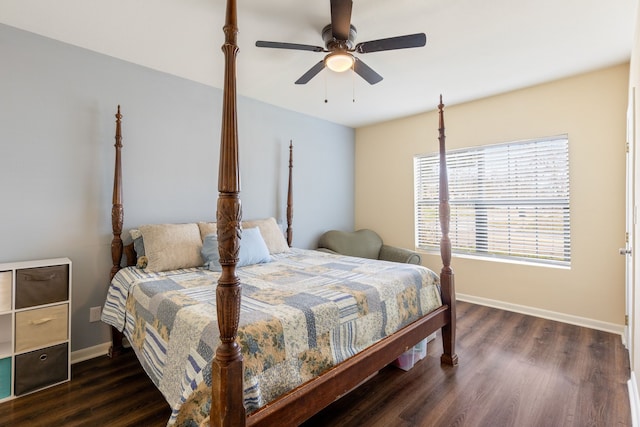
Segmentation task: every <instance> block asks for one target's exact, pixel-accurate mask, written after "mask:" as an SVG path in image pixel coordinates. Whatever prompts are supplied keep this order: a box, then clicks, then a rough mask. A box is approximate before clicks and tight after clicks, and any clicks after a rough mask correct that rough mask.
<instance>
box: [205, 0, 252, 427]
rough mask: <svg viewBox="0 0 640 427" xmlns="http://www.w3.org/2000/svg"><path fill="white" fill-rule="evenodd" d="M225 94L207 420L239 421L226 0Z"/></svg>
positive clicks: (237, 219) (230, 22)
mask: <svg viewBox="0 0 640 427" xmlns="http://www.w3.org/2000/svg"><path fill="white" fill-rule="evenodd" d="M223 30H224V34H225V42H224V45H223V46H222V51H223V52H224V56H225V71H224V88H223V90H224V97H223V105H222V131H221V141H220V165H219V169H218V192H219V195H218V210H217V214H216V220H217V223H218V251H219V253H220V265H221V266H222V274H221V276H220V279H219V281H218V286H217V288H216V304H217V307H216V308H217V314H218V328H219V330H220V345H219V346H218V348H217V349H216V357H215V359H214V360H213V363H212V366H211V376H212V379H211V384H212V399H211V412H210V424H211V426H228V427H232V426H233V427H236V426H244V425H245V422H246V414H245V409H244V405H243V381H242V377H243V373H242V352H241V349H240V346H239V345H238V343H237V341H236V338H237V334H238V322H239V319H240V298H241V296H240V293H241V285H240V279H239V278H238V276H237V275H236V264H237V263H238V251H239V249H240V238H241V234H242V229H241V220H242V206H241V203H240V197H239V193H240V171H239V163H238V122H237V105H236V55H237V53H238V45H237V39H236V37H237V33H238V27H237V9H236V2H235V0H227V11H226V20H225V25H224V28H223Z"/></svg>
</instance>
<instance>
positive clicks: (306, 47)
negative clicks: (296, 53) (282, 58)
mask: <svg viewBox="0 0 640 427" xmlns="http://www.w3.org/2000/svg"><path fill="white" fill-rule="evenodd" d="M256 46H258V47H271V48H274V49H293V50H310V51H312V52H324V48H322V47H320V46H311V45H308V44H298V43H281V42H266V41H262V40H258V41H257V42H256Z"/></svg>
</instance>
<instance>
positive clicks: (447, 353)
mask: <svg viewBox="0 0 640 427" xmlns="http://www.w3.org/2000/svg"><path fill="white" fill-rule="evenodd" d="M438 115H439V125H438V131H439V136H438V141H439V142H440V208H439V215H440V228H441V231H442V239H441V241H440V256H441V257H442V270H441V272H440V285H441V286H442V288H443V289H444V290H446V291H444V292H442V297H443V298H442V303H443V304H446V305H448V306H449V316H450V320H449V322H447V324H446V325H445V326H444V327H443V328H442V346H443V350H444V351H443V354H442V356H441V357H440V361H441V362H442V363H446V364H448V365H457V364H458V355H457V354H456V348H455V344H456V328H455V325H456V322H455V319H456V301H455V283H454V276H453V270H452V269H451V240H450V239H449V222H450V219H451V214H450V207H449V178H448V176H447V157H446V148H445V134H444V104H443V103H442V95H440V104H439V105H438Z"/></svg>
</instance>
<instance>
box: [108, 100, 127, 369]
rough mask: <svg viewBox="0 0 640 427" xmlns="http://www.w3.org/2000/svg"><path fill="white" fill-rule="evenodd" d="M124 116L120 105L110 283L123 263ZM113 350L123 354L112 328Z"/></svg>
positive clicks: (111, 352)
mask: <svg viewBox="0 0 640 427" xmlns="http://www.w3.org/2000/svg"><path fill="white" fill-rule="evenodd" d="M121 123H122V114H120V105H118V112H117V113H116V143H115V147H116V160H115V168H114V175H113V199H112V201H111V229H112V230H113V239H112V240H111V261H112V262H113V265H112V267H111V274H110V276H109V281H111V279H113V276H115V274H116V273H117V272H118V270H120V262H121V261H122V247H123V245H122V237H121V235H122V225H123V223H124V209H123V208H122V161H121V154H120V153H121V151H122V126H121ZM111 333H112V334H113V336H112V337H111V348H110V349H109V357H115V356H117V355H119V354H120V353H121V352H122V333H121V332H120V331H119V330H118V329H116V328H114V327H113V326H112V327H111Z"/></svg>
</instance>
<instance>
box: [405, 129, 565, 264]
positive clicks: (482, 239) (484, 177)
mask: <svg viewBox="0 0 640 427" xmlns="http://www.w3.org/2000/svg"><path fill="white" fill-rule="evenodd" d="M447 168H448V173H449V192H450V196H449V199H450V200H449V202H450V204H451V225H450V233H449V236H450V238H451V244H452V252H453V253H454V254H467V255H475V256H480V257H485V258H492V259H493V258H498V259H512V260H520V261H532V262H537V263H546V264H556V265H564V266H569V265H570V262H571V241H570V238H571V234H570V224H569V221H570V218H569V141H568V138H567V135H561V136H555V137H551V138H544V139H536V140H529V141H521V142H512V143H507V144H497V145H490V146H482V147H476V148H471V149H464V150H454V151H450V152H448V153H447ZM438 176H439V156H438V154H437V153H436V154H430V155H426V156H416V157H415V158H414V177H415V215H416V246H417V247H418V248H419V249H424V250H433V249H437V248H438V246H439V242H440V237H441V231H440V224H439V218H438V204H439V200H438V197H439V196H438Z"/></svg>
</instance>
